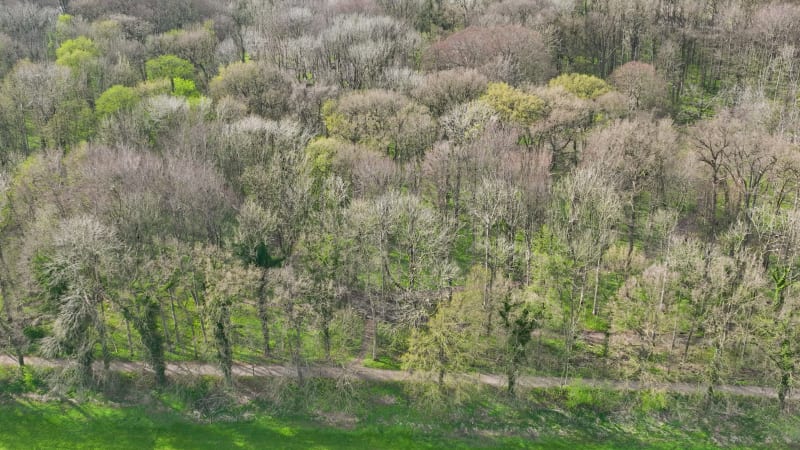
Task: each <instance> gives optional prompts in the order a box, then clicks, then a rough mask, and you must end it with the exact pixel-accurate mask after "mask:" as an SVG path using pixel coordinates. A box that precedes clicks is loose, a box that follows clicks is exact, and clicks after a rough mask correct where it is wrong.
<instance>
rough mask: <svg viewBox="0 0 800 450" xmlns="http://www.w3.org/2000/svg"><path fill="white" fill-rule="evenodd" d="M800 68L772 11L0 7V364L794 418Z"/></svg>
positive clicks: (560, 4) (507, 0)
mask: <svg viewBox="0 0 800 450" xmlns="http://www.w3.org/2000/svg"><path fill="white" fill-rule="evenodd" d="M799 53H800V6H799V5H797V4H796V3H793V2H780V1H754V0H728V1H710V0H709V1H707V0H658V1H657V0H591V1H584V0H581V1H570V0H533V1H519V0H503V1H499V0H498V1H492V0H430V1H429V0H397V1H386V0H345V1H327V0H275V1H262V0H231V1H226V2H219V1H211V0H169V1H156V0H141V1H136V2H129V1H121V0H114V1H108V0H59V1H49V0H24V1H17V0H13V1H6V2H4V5H3V7H2V8H0V78H2V82H0V301H1V302H2V314H0V347H2V348H3V349H4V351H7V352H10V353H12V354H14V355H16V356H17V358H18V360H19V362H20V364H22V363H24V358H25V356H28V355H39V356H46V357H52V358H64V359H66V360H67V361H70V363H71V366H70V368H69V369H68V371H67V372H68V373H70V374H72V375H74V376H73V377H71V378H69V377H67V378H64V379H67V380H68V381H67V382H68V383H71V384H73V385H83V386H91V385H92V383H94V382H95V379H96V376H97V374H96V373H95V372H96V371H95V370H93V367H94V366H93V364H94V363H95V362H96V361H101V362H102V363H103V365H104V367H105V370H107V369H108V367H109V362H110V361H112V360H114V359H119V358H128V359H133V360H140V361H144V362H145V363H146V364H147V365H148V366H149V367H150V368H151V369H152V370H153V372H154V374H155V381H156V383H158V384H165V383H168V379H167V377H166V373H165V367H166V364H167V363H168V362H169V361H173V360H182V361H183V360H197V361H215V362H217V363H218V364H219V367H220V368H221V371H222V373H223V375H224V378H225V381H226V382H227V383H232V382H233V378H234V374H233V371H232V366H233V365H234V363H235V362H237V361H267V362H278V363H282V364H287V365H291V366H292V367H294V368H296V370H297V374H298V377H299V380H300V382H301V383H302V380H303V368H304V367H306V366H307V365H308V364H309V363H310V362H320V363H327V364H333V363H346V362H347V361H351V360H353V359H357V360H359V361H361V360H364V359H365V358H366V359H367V360H370V361H372V362H373V363H376V364H377V362H381V361H382V364H388V365H389V366H392V367H402V368H404V369H409V370H411V371H413V373H414V374H415V376H417V377H420V378H421V379H422V380H423V381H429V382H430V383H431V384H432V385H434V386H439V390H438V391H437V389H436V388H434V389H433V391H432V392H446V391H445V390H444V388H445V387H446V386H451V384H452V385H455V384H457V378H458V377H456V376H455V375H456V374H460V373H465V372H473V371H479V370H480V371H485V372H491V373H496V374H502V375H503V376H504V379H505V380H506V388H507V390H508V391H509V392H513V391H514V390H515V387H516V384H515V382H516V380H517V379H519V376H520V375H524V374H543V375H554V376H560V377H563V378H564V379H567V378H570V377H576V376H591V377H605V378H609V379H632V380H638V381H641V382H643V383H652V382H661V381H685V382H693V383H699V384H702V385H704V386H708V393H709V395H713V394H714V387H715V386H718V385H721V384H735V383H745V384H757V385H766V386H773V387H774V388H775V389H777V393H778V396H779V400H780V403H781V406H783V405H784V403H785V402H786V399H787V398H788V395H789V393H790V391H791V389H792V387H793V385H794V379H795V378H796V377H797V375H798V370H800V285H799V284H798V280H800V254H799V253H798V249H800V205H799V204H798V200H800V144H798V139H800V54H799ZM431 395H433V394H431Z"/></svg>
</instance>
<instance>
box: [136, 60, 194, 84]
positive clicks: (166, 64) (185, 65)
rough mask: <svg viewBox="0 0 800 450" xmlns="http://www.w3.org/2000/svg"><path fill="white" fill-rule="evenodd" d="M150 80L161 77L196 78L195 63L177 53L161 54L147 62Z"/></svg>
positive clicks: (146, 68)
mask: <svg viewBox="0 0 800 450" xmlns="http://www.w3.org/2000/svg"><path fill="white" fill-rule="evenodd" d="M145 72H146V73H147V79H148V80H157V79H159V78H166V79H175V78H183V79H184V80H194V65H192V63H190V62H189V61H187V60H185V59H183V58H179V57H177V56H175V55H161V56H159V57H157V58H153V59H149V60H147V62H145Z"/></svg>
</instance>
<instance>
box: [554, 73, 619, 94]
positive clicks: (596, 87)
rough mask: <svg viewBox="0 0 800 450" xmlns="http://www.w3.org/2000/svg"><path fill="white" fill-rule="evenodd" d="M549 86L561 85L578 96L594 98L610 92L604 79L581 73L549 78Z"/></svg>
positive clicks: (609, 87)
mask: <svg viewBox="0 0 800 450" xmlns="http://www.w3.org/2000/svg"><path fill="white" fill-rule="evenodd" d="M549 85H550V86H551V87H554V86H561V87H563V88H564V89H566V90H567V91H568V92H571V93H573V94H575V95H576V96H578V97H580V98H585V99H590V100H593V99H596V98H597V97H600V96H601V95H603V94H605V93H608V92H611V86H609V85H608V83H606V82H605V81H603V80H601V79H600V78H597V77H596V76H594V75H586V74H582V73H568V74H563V75H559V76H557V77H555V78H553V79H552V80H550V83H549Z"/></svg>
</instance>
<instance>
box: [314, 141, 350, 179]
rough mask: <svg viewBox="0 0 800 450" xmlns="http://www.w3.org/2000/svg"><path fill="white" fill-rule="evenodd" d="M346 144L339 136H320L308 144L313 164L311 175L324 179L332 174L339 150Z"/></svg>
mask: <svg viewBox="0 0 800 450" xmlns="http://www.w3.org/2000/svg"><path fill="white" fill-rule="evenodd" d="M344 145H346V143H345V142H343V141H341V140H339V139H337V138H318V139H315V140H313V141H311V142H309V144H308V146H306V154H307V155H308V159H309V161H310V164H311V175H312V176H314V178H316V179H319V180H323V179H325V178H327V177H328V176H329V175H330V174H331V170H332V168H333V161H334V158H335V157H336V153H337V150H338V149H340V148H342V146H344Z"/></svg>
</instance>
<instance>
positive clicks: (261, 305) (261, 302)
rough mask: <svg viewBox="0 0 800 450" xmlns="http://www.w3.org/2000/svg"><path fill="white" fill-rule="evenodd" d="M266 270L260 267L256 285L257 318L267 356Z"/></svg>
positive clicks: (265, 355) (268, 354) (267, 355)
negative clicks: (257, 284) (259, 275)
mask: <svg viewBox="0 0 800 450" xmlns="http://www.w3.org/2000/svg"><path fill="white" fill-rule="evenodd" d="M266 291H267V270H266V269H263V268H262V269H261V282H260V283H259V286H258V319H259V320H260V321H261V337H262V339H263V340H264V357H265V358H269V356H270V348H269V309H268V308H267V292H266Z"/></svg>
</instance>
